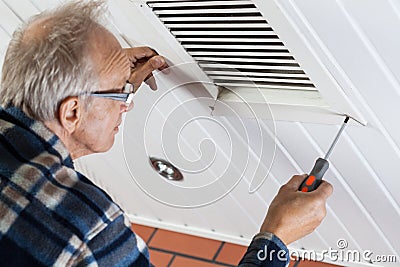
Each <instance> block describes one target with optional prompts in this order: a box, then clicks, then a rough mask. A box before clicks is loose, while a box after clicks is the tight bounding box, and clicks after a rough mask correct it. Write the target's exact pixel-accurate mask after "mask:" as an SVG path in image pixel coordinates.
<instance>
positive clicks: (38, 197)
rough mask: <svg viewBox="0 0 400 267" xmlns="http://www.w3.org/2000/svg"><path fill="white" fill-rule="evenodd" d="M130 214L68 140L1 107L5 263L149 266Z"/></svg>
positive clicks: (0, 229) (0, 231)
mask: <svg viewBox="0 0 400 267" xmlns="http://www.w3.org/2000/svg"><path fill="white" fill-rule="evenodd" d="M129 226H130V225H129V222H128V221H127V219H126V218H125V215H124V213H123V211H122V210H121V209H120V207H119V206H118V205H117V204H115V203H114V202H113V201H112V199H111V198H110V197H109V196H108V195H107V194H106V193H105V192H104V191H103V190H101V189H100V188H98V187H97V186H95V185H94V184H93V183H92V182H90V181H89V180H88V179H87V178H86V177H85V176H83V175H82V174H80V173H79V172H76V171H75V169H74V167H73V162H72V160H71V158H70V155H69V153H68V151H67V150H66V148H65V147H64V145H63V144H62V143H61V141H60V140H59V139H58V137H57V136H55V135H54V134H53V133H51V132H50V131H49V130H48V129H47V128H46V127H45V126H44V125H43V124H42V123H40V122H37V121H34V120H32V119H30V118H28V117H27V116H26V115H25V114H24V113H23V112H22V111H20V110H19V109H16V108H13V107H8V108H1V107H0V266H4V265H6V266H107V267H108V266H145V267H148V266H150V265H151V264H150V262H149V253H148V249H147V247H146V245H145V243H144V242H143V240H142V239H140V237H138V236H137V235H135V234H134V233H133V232H132V231H131V229H130V227H129Z"/></svg>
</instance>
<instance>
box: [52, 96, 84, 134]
mask: <svg viewBox="0 0 400 267" xmlns="http://www.w3.org/2000/svg"><path fill="white" fill-rule="evenodd" d="M81 116H82V106H81V102H80V101H79V99H78V97H76V96H69V97H67V98H66V99H64V100H63V101H62V102H61V104H60V107H59V108H58V119H59V121H60V124H61V126H62V127H63V128H64V130H66V131H67V132H68V133H70V134H71V133H73V132H74V131H75V130H76V128H77V127H78V124H79V121H80V120H81V119H82V118H81Z"/></svg>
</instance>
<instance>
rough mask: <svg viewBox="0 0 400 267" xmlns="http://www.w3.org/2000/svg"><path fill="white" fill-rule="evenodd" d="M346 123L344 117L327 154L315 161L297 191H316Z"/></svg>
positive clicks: (347, 119) (347, 117)
mask: <svg viewBox="0 0 400 267" xmlns="http://www.w3.org/2000/svg"><path fill="white" fill-rule="evenodd" d="M348 121H349V116H346V119H345V120H344V122H343V124H342V127H340V130H339V132H338V134H337V135H336V138H335V140H333V142H332V145H331V146H330V148H329V150H328V152H326V154H325V157H324V158H318V159H317V161H316V162H315V164H314V167H313V168H312V170H311V172H310V174H309V175H308V176H307V177H306V178H305V179H304V181H303V182H302V183H301V185H300V187H299V191H302V192H311V191H314V190H315V189H317V187H318V186H319V185H320V184H321V182H322V177H323V176H324V174H325V172H326V171H327V170H328V168H329V162H328V160H327V159H328V157H329V155H330V154H331V152H332V150H333V148H334V147H335V145H336V143H337V141H338V140H339V137H340V135H341V134H342V132H343V130H344V128H345V127H346V125H347V122H348Z"/></svg>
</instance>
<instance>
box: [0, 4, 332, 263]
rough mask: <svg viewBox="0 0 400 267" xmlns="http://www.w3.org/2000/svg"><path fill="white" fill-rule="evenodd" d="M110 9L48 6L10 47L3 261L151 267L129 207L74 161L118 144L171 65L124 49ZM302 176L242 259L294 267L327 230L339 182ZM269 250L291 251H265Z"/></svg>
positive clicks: (0, 120) (1, 167)
mask: <svg viewBox="0 0 400 267" xmlns="http://www.w3.org/2000/svg"><path fill="white" fill-rule="evenodd" d="M103 9H104V8H103V5H102V4H101V3H99V2H74V3H69V4H66V5H64V6H62V7H60V8H58V9H56V10H54V11H51V12H50V11H49V12H45V13H42V14H40V15H38V16H36V17H34V18H33V19H32V20H31V21H29V22H28V23H27V24H26V25H25V26H23V27H22V28H21V29H19V30H18V31H16V32H15V34H14V36H13V38H12V40H11V42H10V45H9V47H8V50H7V54H6V58H5V63H4V66H3V73H2V84H1V92H0V105H1V107H0V151H1V159H0V219H1V221H0V264H1V265H7V266H49V265H54V266H75V265H78V266H87V265H90V266H150V265H151V264H150V260H149V253H148V250H147V248H146V245H145V243H144V242H143V241H142V240H141V239H140V237H138V236H137V235H135V234H134V233H133V232H132V231H131V230H130V227H129V222H128V221H127V219H126V217H125V216H124V213H123V211H122V210H121V209H120V208H119V207H118V205H116V204H115V203H114V202H113V201H112V199H111V198H110V197H109V196H108V195H107V194H106V193H105V192H104V191H102V190H101V189H100V188H98V187H97V186H95V185H94V184H93V183H91V182H90V180H89V179H88V178H86V177H85V176H83V175H82V174H80V173H79V172H77V171H75V169H74V165H73V160H74V159H76V158H78V157H81V156H84V155H88V154H91V153H96V152H104V151H107V150H108V149H110V147H111V146H112V145H113V142H114V137H115V134H116V133H117V132H118V127H119V125H120V123H121V116H122V114H123V113H124V112H127V111H129V110H130V109H131V108H132V93H133V92H134V91H135V90H136V89H137V88H138V87H139V86H140V84H141V83H142V82H143V80H145V79H146V77H148V76H149V75H151V72H152V71H153V70H156V69H159V70H162V69H164V68H166V67H167V65H166V63H165V59H164V58H163V57H161V56H159V55H157V54H156V53H155V52H154V51H153V50H151V49H149V48H146V47H143V48H132V49H122V48H121V46H120V44H119V43H118V41H117V40H116V39H115V37H114V36H113V35H112V34H111V33H110V32H109V31H107V30H106V29H105V28H104V27H103V26H101V24H100V23H99V21H98V18H100V17H101V14H102V13H103V12H104V10H103ZM303 179H304V176H300V175H297V176H294V177H293V178H292V179H291V180H290V181H289V182H288V183H287V184H286V185H284V186H283V187H282V188H281V189H280V191H279V193H278V195H277V196H276V197H275V199H274V200H273V202H272V204H271V206H270V208H269V210H268V213H267V216H266V218H265V221H264V223H263V224H262V227H261V231H260V233H259V234H257V235H256V236H255V237H254V239H253V241H252V243H251V244H250V246H249V248H248V251H247V253H246V255H245V256H244V258H243V259H242V261H241V263H240V266H285V265H286V264H287V262H288V252H287V248H286V245H287V244H289V243H291V242H293V241H295V240H297V239H299V238H301V237H303V236H305V235H306V234H308V233H311V232H312V231H313V230H314V229H315V228H316V227H317V226H318V225H319V223H320V222H321V220H322V219H323V217H324V216H325V202H326V199H327V197H328V196H329V195H330V194H331V193H332V187H331V186H330V185H329V184H328V183H326V182H324V183H322V184H321V186H320V187H319V188H318V189H317V190H316V191H314V192H312V193H304V192H299V191H298V190H297V189H298V187H299V185H300V183H301V182H302V180H303ZM299 206H301V207H302V209H299ZM304 210H307V213H305V212H304ZM264 249H268V250H275V251H279V250H281V252H282V253H280V254H279V253H276V254H272V256H271V257H260V251H263V250H264ZM263 252H264V253H266V251H263ZM282 255H283V256H282ZM282 257H283V258H282Z"/></svg>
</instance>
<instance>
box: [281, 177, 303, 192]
mask: <svg viewBox="0 0 400 267" xmlns="http://www.w3.org/2000/svg"><path fill="white" fill-rule="evenodd" d="M306 177H307V174H301V175H300V174H299V175H294V176H293V177H292V178H291V179H290V180H289V181H288V182H287V183H286V185H285V187H286V188H287V189H289V190H291V191H297V190H298V189H299V187H300V185H301V183H302V182H303V181H304V179H305V178H306Z"/></svg>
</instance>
